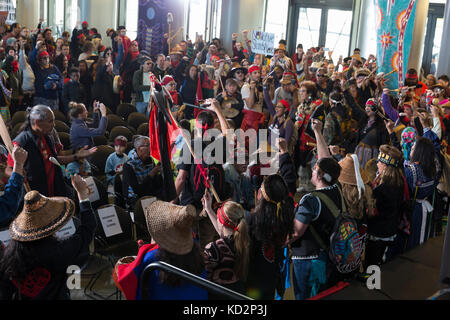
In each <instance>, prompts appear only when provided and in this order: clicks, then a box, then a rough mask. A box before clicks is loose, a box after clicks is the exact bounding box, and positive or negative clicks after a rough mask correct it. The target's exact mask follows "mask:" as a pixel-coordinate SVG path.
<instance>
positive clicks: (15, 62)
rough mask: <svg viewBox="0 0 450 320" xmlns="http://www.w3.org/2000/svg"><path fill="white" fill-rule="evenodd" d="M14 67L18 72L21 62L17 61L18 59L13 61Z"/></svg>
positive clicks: (14, 70)
mask: <svg viewBox="0 0 450 320" xmlns="http://www.w3.org/2000/svg"><path fill="white" fill-rule="evenodd" d="M11 65H12V67H13V72H14V73H16V72H17V71H18V70H19V62H17V60H14V61H13V62H12V63H11Z"/></svg>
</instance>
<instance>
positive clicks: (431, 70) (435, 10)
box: [422, 4, 444, 77]
mask: <svg viewBox="0 0 450 320" xmlns="http://www.w3.org/2000/svg"><path fill="white" fill-rule="evenodd" d="M443 13H444V6H443V5H438V4H430V7H429V9H428V18H427V23H426V31H425V43H424V46H423V56H422V74H423V76H424V77H426V76H427V75H428V74H433V75H436V70H437V64H438V61H439V51H440V48H441V40H442V31H443V28H444V19H443Z"/></svg>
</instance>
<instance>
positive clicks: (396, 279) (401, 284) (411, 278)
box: [71, 236, 444, 300]
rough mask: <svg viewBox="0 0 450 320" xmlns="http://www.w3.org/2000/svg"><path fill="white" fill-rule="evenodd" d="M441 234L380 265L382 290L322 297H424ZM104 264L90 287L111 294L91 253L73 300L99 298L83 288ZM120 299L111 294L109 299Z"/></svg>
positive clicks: (354, 287)
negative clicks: (86, 292)
mask: <svg viewBox="0 0 450 320" xmlns="http://www.w3.org/2000/svg"><path fill="white" fill-rule="evenodd" d="M443 239H444V237H443V236H439V237H436V238H432V239H430V240H428V241H427V242H426V243H425V244H424V245H422V246H420V247H418V248H415V249H414V250H411V251H410V252H408V253H405V254H403V255H401V256H398V257H397V258H395V259H394V260H393V261H391V262H389V263H386V264H385V265H383V266H382V267H381V290H369V289H367V287H366V284H365V283H363V282H358V281H356V280H355V281H351V282H350V286H348V287H346V288H345V289H343V290H341V291H339V292H337V293H335V294H333V295H330V296H328V297H326V298H325V300H390V299H394V300H425V299H426V298H428V297H430V296H432V295H433V294H434V293H435V292H436V291H438V289H439V287H438V280H439V272H440V266H441V255H442V247H443ZM135 253H136V248H135V247H129V248H125V249H124V250H123V253H122V254H123V255H134V254H135ZM102 268H104V271H103V273H102V274H101V276H100V277H99V278H98V280H97V282H96V283H95V285H94V287H93V289H94V291H95V292H96V293H97V294H100V295H103V296H104V297H106V296H110V295H113V294H114V293H115V292H116V287H115V285H114V282H113V279H112V266H111V264H110V263H109V262H107V261H105V260H103V259H99V258H97V257H92V259H91V261H90V263H89V264H88V266H87V268H86V269H85V270H83V271H82V277H81V286H82V289H81V290H73V291H71V294H72V299H74V300H93V299H101V298H100V297H99V296H96V295H94V294H93V293H88V294H89V295H86V294H85V292H84V289H85V288H86V286H87V285H88V283H89V280H90V279H91V278H92V274H93V273H95V272H96V271H98V270H100V269H102ZM118 298H119V299H123V297H118V296H116V295H113V296H111V297H110V299H111V300H114V299H118ZM284 298H285V300H293V299H294V294H293V290H292V287H291V288H289V289H287V290H286V294H285V297H284Z"/></svg>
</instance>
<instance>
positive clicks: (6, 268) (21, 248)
mask: <svg viewBox="0 0 450 320" xmlns="http://www.w3.org/2000/svg"><path fill="white" fill-rule="evenodd" d="M45 240H46V238H44V239H41V240H37V241H31V242H19V241H15V240H11V241H10V242H9V244H8V246H7V247H6V248H5V251H4V254H3V257H2V258H1V260H0V278H1V279H2V280H4V281H6V280H9V279H14V280H16V281H18V282H20V281H21V280H23V279H25V277H26V276H27V274H28V273H29V272H30V271H32V270H33V269H34V268H35V267H36V266H37V261H36V255H35V251H36V248H37V247H39V246H41V243H42V242H43V241H45Z"/></svg>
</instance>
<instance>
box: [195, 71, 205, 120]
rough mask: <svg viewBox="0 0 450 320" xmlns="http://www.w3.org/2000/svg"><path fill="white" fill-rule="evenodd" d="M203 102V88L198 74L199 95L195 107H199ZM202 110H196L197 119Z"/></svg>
mask: <svg viewBox="0 0 450 320" xmlns="http://www.w3.org/2000/svg"><path fill="white" fill-rule="evenodd" d="M200 100H203V88H202V81H201V76H200V73H199V74H198V83H197V94H196V96H195V105H197V106H198V105H199V101H200ZM200 111H201V110H200V109H197V108H195V110H194V117H195V118H197V115H198V114H199V113H200Z"/></svg>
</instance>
